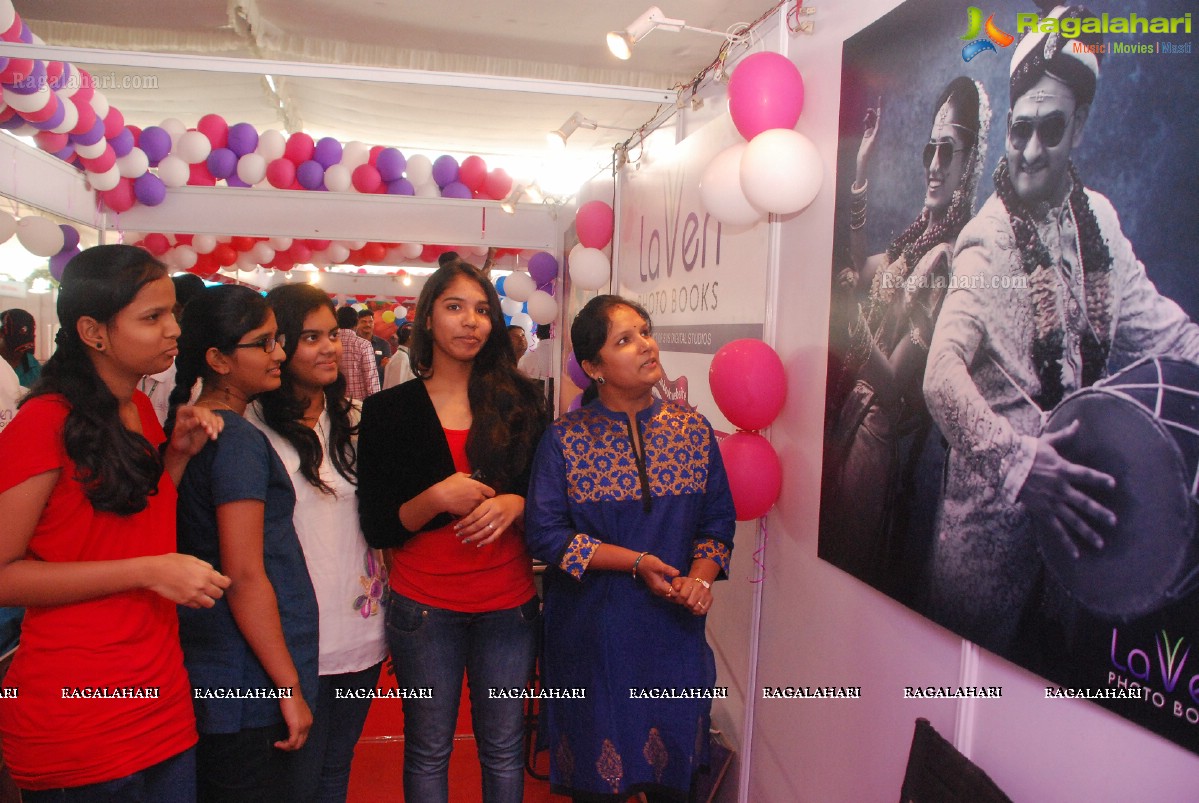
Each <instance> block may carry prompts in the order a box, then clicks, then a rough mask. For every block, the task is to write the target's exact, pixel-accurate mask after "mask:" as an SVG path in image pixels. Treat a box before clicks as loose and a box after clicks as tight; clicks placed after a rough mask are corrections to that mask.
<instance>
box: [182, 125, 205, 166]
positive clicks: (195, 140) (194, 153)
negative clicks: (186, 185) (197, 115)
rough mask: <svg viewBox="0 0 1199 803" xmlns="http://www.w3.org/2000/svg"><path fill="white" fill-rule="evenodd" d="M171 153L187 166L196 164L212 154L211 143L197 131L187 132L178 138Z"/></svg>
mask: <svg viewBox="0 0 1199 803" xmlns="http://www.w3.org/2000/svg"><path fill="white" fill-rule="evenodd" d="M172 153H174V154H175V155H177V156H178V157H179V158H180V159H182V160H183V161H185V162H187V163H188V164H189V165H194V164H198V163H200V162H202V161H204V160H205V159H207V158H208V154H210V153H212V142H210V141H209V139H208V137H206V136H204V135H203V134H201V133H200V132H199V131H188V132H186V133H184V135H183V136H181V137H179V142H178V143H177V144H176V145H175V148H174V150H173V151H172Z"/></svg>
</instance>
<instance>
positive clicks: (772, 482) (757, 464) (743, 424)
mask: <svg viewBox="0 0 1199 803" xmlns="http://www.w3.org/2000/svg"><path fill="white" fill-rule="evenodd" d="M708 383H709V385H710V386H711V388H712V398H713V399H714V400H715V402H716V406H717V407H719V408H720V412H721V413H723V414H724V417H725V418H727V419H728V420H729V421H730V422H731V423H732V424H733V426H735V427H737V429H738V431H737V432H735V433H733V434H732V435H730V436H728V437H726V438H724V439H723V440H722V441H721V442H720V456H721V457H722V458H723V460H724V465H725V471H726V472H727V473H728V476H729V487H730V489H731V490H732V493H733V505H734V506H735V507H736V509H737V520H738V521H748V520H750V519H756V518H759V517H761V516H764V515H766V512H767V511H768V510H770V508H771V506H773V505H774V503H775V502H776V501H777V500H778V497H779V492H780V491H781V490H782V487H783V467H782V463H780V462H779V458H778V455H777V454H775V451H774V447H772V446H771V445H770V441H768V440H766V439H765V438H764V437H762V436H761V435H760V434H758V430H760V429H763V428H764V427H767V426H769V425H770V423H771V422H772V421H774V419H775V418H776V417H778V414H779V412H780V411H781V410H782V409H783V403H784V402H785V401H786V399H787V377H786V374H785V373H784V372H783V361H782V360H780V359H779V356H778V354H776V353H775V351H774V349H772V348H771V347H770V346H768V345H766V344H765V343H763V342H762V341H761V340H755V339H752V338H746V339H744V340H734V341H732V342H731V343H727V344H725V345H724V346H722V347H721V349H720V350H719V351H717V352H716V355H715V356H714V357H713V358H712V364H711V366H710V367H709V368H708Z"/></svg>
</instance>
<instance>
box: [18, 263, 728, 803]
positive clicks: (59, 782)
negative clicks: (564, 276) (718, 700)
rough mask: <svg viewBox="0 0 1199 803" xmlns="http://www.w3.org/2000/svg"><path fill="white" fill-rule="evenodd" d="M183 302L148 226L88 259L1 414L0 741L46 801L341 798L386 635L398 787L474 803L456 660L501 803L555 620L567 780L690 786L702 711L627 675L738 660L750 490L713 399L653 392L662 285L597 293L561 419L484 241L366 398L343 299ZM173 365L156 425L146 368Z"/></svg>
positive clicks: (434, 285) (551, 721)
mask: <svg viewBox="0 0 1199 803" xmlns="http://www.w3.org/2000/svg"><path fill="white" fill-rule="evenodd" d="M174 300H175V299H174V289H173V285H172V283H171V281H170V279H169V278H168V276H167V272H166V269H165V268H164V267H163V265H161V264H160V263H158V262H157V261H156V260H155V259H154V258H153V257H152V256H150V255H149V254H148V253H147V252H145V251H143V250H141V249H138V248H134V247H131V246H124V245H104V246H97V247H95V248H91V249H88V250H87V251H84V252H83V253H81V254H80V255H78V256H76V257H75V258H74V259H73V260H72V261H71V262H70V263H69V264H68V265H67V267H66V269H65V271H64V274H63V278H62V283H61V288H60V294H59V301H58V312H59V319H60V322H61V325H62V329H61V331H60V333H59V335H58V338H57V350H56V351H55V353H54V355H53V356H52V357H51V358H50V360H49V361H48V362H47V363H46V365H45V367H44V370H43V375H42V379H41V381H40V382H39V383H38V384H37V385H36V386H35V387H34V388H33V389H32V391H31V393H30V395H29V396H28V397H27V398H26V399H25V400H24V402H23V403H22V407H21V409H20V412H19V414H18V415H17V416H16V417H15V418H14V419H13V421H12V422H11V423H10V424H9V425H8V426H7V428H5V429H4V431H3V432H2V433H0V520H3V521H5V523H6V526H5V527H4V528H3V529H0V605H22V606H26V607H27V609H28V612H27V614H26V618H25V625H24V630H23V633H22V639H21V646H20V648H19V649H18V650H17V653H16V656H15V658H14V660H13V663H12V667H11V670H10V672H9V674H8V677H7V679H6V681H5V691H8V690H12V691H14V692H15V694H0V739H2V743H3V751H4V758H5V761H6V762H7V764H8V767H9V769H10V770H11V772H12V775H13V777H14V778H15V780H16V781H17V783H18V785H19V786H20V787H21V788H22V790H23V793H24V796H25V799H26V800H30V801H39V800H69V801H83V800H88V801H91V800H109V799H122V800H148V801H157V800H163V801H166V800H169V801H187V800H195V799H199V800H213V801H216V800H220V801H241V800H247V801H248V800H322V801H324V800H345V798H346V794H347V789H348V784H349V775H350V762H351V760H352V757H353V753H354V746H355V744H356V742H357V740H358V738H359V735H360V734H361V731H362V728H363V724H364V722H365V720H366V715H367V710H368V708H369V705H370V703H371V697H370V693H371V692H372V691H373V690H374V689H375V688H376V686H377V684H378V679H379V675H380V668H381V665H382V662H383V659H384V658H385V656H386V654H387V653H388V652H389V651H390V654H391V656H392V659H393V663H394V667H395V673H396V681H397V685H398V686H399V688H400V689H401V690H405V691H411V692H420V691H423V692H424V693H413V694H410V695H408V696H407V697H405V699H404V701H403V709H404V723H405V724H404V735H405V745H404V781H403V785H404V794H405V797H406V799H408V800H410V801H421V802H422V803H424V802H425V801H434V802H435V801H447V800H448V799H449V786H448V765H449V757H450V752H451V750H452V747H453V736H454V725H455V722H456V720H457V711H458V704H459V699H460V696H461V689H462V683H463V676H464V675H465V676H466V678H467V680H468V682H469V688H470V699H471V717H472V722H473V726H474V734H475V739H476V741H477V743H478V749H479V760H480V763H481V764H482V771H483V772H482V775H483V795H484V799H485V800H487V801H519V800H520V799H521V797H522V793H523V752H522V746H523V727H524V721H523V713H524V706H523V701H522V700H521V699H520V697H519V695H513V694H511V693H508V692H511V690H513V689H523V688H524V687H525V686H526V684H527V683H528V681H529V679H530V677H531V675H532V671H533V666H534V661H535V656H536V655H537V646H538V641H539V637H540V634H541V632H542V628H543V626H544V628H545V631H546V645H547V647H546V650H545V652H544V655H543V659H542V660H543V672H542V684H543V687H547V688H548V687H550V686H558V687H566V686H570V687H574V688H578V689H582V690H583V691H584V697H583V699H561V700H556V699H555V700H548V701H545V703H546V706H547V708H548V714H547V716H546V717H543V721H546V722H547V723H548V728H549V739H550V745H551V751H552V756H553V761H552V773H553V781H554V785H555V788H556V790H557V791H561V792H563V793H566V794H570V795H572V796H573V797H575V798H576V799H580V800H623V799H624V798H626V797H627V796H628V795H630V794H635V793H637V792H646V793H647V794H649V795H650V797H651V799H657V798H658V797H660V798H661V799H671V800H674V799H678V800H682V799H686V796H687V793H688V789H689V787H690V786H691V784H692V782H693V780H694V775H695V772H696V770H697V769H699V767H700V766H701V765H702V764H703V762H704V760H705V750H706V744H707V738H706V733H707V724H708V723H707V717H708V712H709V705H708V704H707V703H704V702H702V701H698V702H697V698H696V696H695V695H687V699H683V700H663V699H657V698H660V697H662V696H665V695H654V697H655V699H654V700H653V701H652V702H642V701H639V700H631V699H629V698H628V697H627V696H625V697H623V698H622V696H621V695H622V693H624V694H626V695H627V692H626V690H627V689H628V687H629V686H630V685H638V686H655V687H659V688H664V689H665V688H668V687H688V688H694V687H703V686H707V687H711V686H712V684H713V683H714V682H715V672H714V664H713V660H712V654H711V651H710V649H709V648H708V647H707V644H706V642H705V640H704V630H703V627H704V625H703V622H704V620H703V616H704V615H705V614H706V613H707V612H708V610H709V609H710V606H711V604H712V593H711V583H712V581H713V580H715V579H717V577H718V576H722V575H723V573H724V572H725V571H726V570H727V567H728V559H729V554H730V550H731V547H732V532H733V508H732V502H731V498H730V496H729V492H728V485H727V481H726V479H725V475H724V470H723V467H722V464H721V462H720V453H719V450H718V449H717V448H716V444H715V440H714V437H713V434H712V430H711V427H710V426H709V425H708V423H707V422H706V420H704V419H703V418H702V416H699V415H697V414H694V413H690V412H688V411H686V410H684V409H683V408H679V407H675V406H673V405H664V404H663V403H662V402H661V401H659V400H656V399H655V398H654V397H653V396H652V394H651V389H652V388H653V386H654V384H655V383H656V382H657V381H658V380H659V379H660V378H661V368H660V366H659V365H658V361H657V346H656V344H655V342H654V340H653V335H652V330H651V328H650V322H649V318H648V315H646V313H645V312H644V310H642V309H641V308H640V307H638V306H637V305H636V304H633V303H631V302H628V301H624V300H622V299H619V298H617V297H614V296H600V297H598V298H597V299H595V300H593V301H592V302H591V303H589V304H588V305H587V306H586V307H585V308H584V309H583V311H582V312H581V313H580V314H579V316H578V317H577V319H576V321H575V323H574V326H573V328H572V333H573V334H574V338H575V343H576V351H577V352H578V354H579V355H580V358H581V359H582V365H583V367H584V368H585V369H586V370H587V371H588V373H589V374H590V375H591V376H593V377H594V379H595V381H596V382H597V385H598V390H599V399H598V400H597V401H595V402H593V403H592V404H591V405H588V406H587V407H585V408H584V409H583V410H581V411H578V412H576V413H571V414H568V415H567V416H566V417H564V418H563V419H562V420H560V421H559V422H557V423H556V424H555V425H554V426H553V428H552V430H551V431H550V432H548V433H544V437H543V431H544V430H545V425H546V419H547V416H546V412H545V409H544V402H543V400H542V396H541V395H540V389H539V387H538V386H537V385H536V384H534V383H533V382H532V381H531V380H529V379H527V378H525V377H524V376H523V375H522V374H521V373H520V372H519V371H518V370H517V367H516V359H515V356H514V353H513V350H512V345H511V342H510V340H509V337H508V334H507V331H506V328H505V327H504V325H503V318H502V314H501V311H500V304H499V299H498V297H497V295H496V291H495V288H494V287H493V286H492V284H491V282H490V281H489V280H488V279H487V277H486V276H485V275H484V274H483V273H482V272H480V271H479V270H478V269H476V268H474V267H473V266H471V265H469V264H466V263H463V262H460V261H458V262H453V263H450V264H448V265H446V266H443V267H442V268H440V269H439V270H438V271H437V272H436V273H435V274H433V276H432V277H430V278H429V279H428V281H427V283H426V285H425V288H424V290H423V291H422V293H421V297H420V299H419V302H418V304H417V308H416V320H415V321H414V325H413V333H412V343H411V363H412V368H413V371H414V373H415V375H416V379H413V380H411V381H409V382H406V383H404V384H402V385H399V386H397V387H395V388H391V389H388V390H386V391H383V392H381V393H379V394H376V395H373V396H371V397H369V398H368V399H367V400H366V402H365V403H364V404H360V403H358V402H353V401H350V400H347V398H346V396H345V380H344V378H343V377H342V376H341V375H340V373H339V370H338V362H339V357H340V356H341V355H340V352H341V345H340V343H339V340H338V335H339V333H338V327H337V321H336V318H335V316H334V307H333V304H332V302H331V301H330V300H329V298H328V297H327V296H326V295H325V294H324V293H323V292H321V291H320V290H317V289H315V288H313V287H311V286H308V285H287V286H282V287H279V288H276V289H274V290H272V291H271V292H270V293H269V294H267V296H266V297H265V298H263V297H262V296H261V295H260V294H259V293H257V292H255V291H253V290H251V289H249V288H245V287H240V286H218V287H213V288H209V289H207V290H205V291H204V292H203V293H201V294H200V295H199V296H197V297H196V298H194V299H193V300H192V301H191V302H190V303H189V304H188V305H187V308H186V309H185V311H184V312H183V315H182V321H181V323H180V322H176V319H175V317H174V315H173V314H172V306H173V304H174ZM172 359H173V360H175V364H176V385H175V390H174V392H173V394H172V397H171V402H172V408H171V412H170V414H169V416H168V418H167V421H166V425H165V427H160V426H159V424H158V420H157V418H156V417H155V415H154V412H153V409H152V408H151V406H150V404H149V401H148V400H147V399H146V397H145V396H144V395H143V394H141V393H140V392H137V391H136V387H137V383H138V381H139V380H140V379H141V378H142V377H143V376H144V375H148V374H156V373H159V372H161V371H162V370H164V369H165V368H166V367H167V366H168V365H169V364H170V363H171V361H172ZM197 382H198V383H199V387H200V392H199V395H198V397H195V401H194V403H189V400H190V399H191V398H192V395H191V394H192V391H193V387H194V386H195V385H196V383H197ZM539 444H540V447H539ZM531 478H532V483H531ZM526 500H527V501H526ZM380 550H383V551H384V552H383V553H381V552H380ZM530 555H532V556H534V557H538V558H540V559H542V560H544V561H545V562H546V563H547V564H549V569H548V573H547V583H546V604H545V619H544V622H543V620H542V613H541V604H540V601H539V599H538V597H537V594H536V592H535V588H534V583H533V575H532V568H531V567H532V561H531V557H530ZM385 566H386V567H387V568H386V569H385ZM497 691H498V692H499V693H498V694H497Z"/></svg>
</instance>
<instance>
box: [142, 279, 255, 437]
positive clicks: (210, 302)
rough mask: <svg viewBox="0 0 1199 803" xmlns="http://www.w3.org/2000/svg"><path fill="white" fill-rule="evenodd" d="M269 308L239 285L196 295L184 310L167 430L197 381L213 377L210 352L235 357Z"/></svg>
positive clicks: (173, 422) (226, 285)
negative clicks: (246, 337)
mask: <svg viewBox="0 0 1199 803" xmlns="http://www.w3.org/2000/svg"><path fill="white" fill-rule="evenodd" d="M269 312H270V308H269V307H268V306H267V305H266V299H264V298H263V297H262V296H261V295H260V294H259V293H258V292H256V291H254V290H251V289H250V288H249V287H243V286H241V285H236V284H222V285H217V286H216V287H209V288H206V289H205V290H204V292H202V293H199V294H197V295H196V296H195V297H193V298H192V300H191V301H189V302H188V304H187V307H185V308H184V310H183V320H182V321H181V322H180V327H181V328H182V330H183V332H182V333H181V334H180V335H179V356H178V357H176V358H175V389H174V390H172V391H171V395H170V398H169V400H168V403H169V404H170V407H171V411H170V413H168V414H167V421H166V427H165V428H166V431H167V432H170V431H171V428H172V427H174V425H175V409H176V408H177V407H178V406H179V405H180V404H186V403H187V400H188V399H189V398H191V392H192V388H193V387H194V386H195V384H196V380H198V379H202V380H204V381H205V382H207V381H209V380H211V379H212V378H213V377H214V375H215V374H214V372H213V370H212V368H211V367H210V366H209V365H208V359H207V357H206V355H207V354H208V350H209V349H211V348H215V349H216V350H217V351H220V352H222V353H224V354H232V353H233V348H234V346H236V345H237V342H238V341H239V340H241V339H242V336H244V335H245V334H246V332H249V331H250V330H251V329H254V328H255V327H257V326H261V325H262V322H263V321H265V320H266V316H267V313H269Z"/></svg>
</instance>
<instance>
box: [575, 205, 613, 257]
mask: <svg viewBox="0 0 1199 803" xmlns="http://www.w3.org/2000/svg"><path fill="white" fill-rule="evenodd" d="M613 225H614V222H613V219H612V207H610V206H608V204H606V203H604V202H603V201H588V202H587V203H585V204H583V205H582V206H580V207H579V211H578V212H576V213H575V233H576V234H578V236H579V242H581V243H582V244H583V245H585V246H586V247H587V248H603V247H605V246H606V245H607V244H608V243H610V242H611V241H612V228H613Z"/></svg>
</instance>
